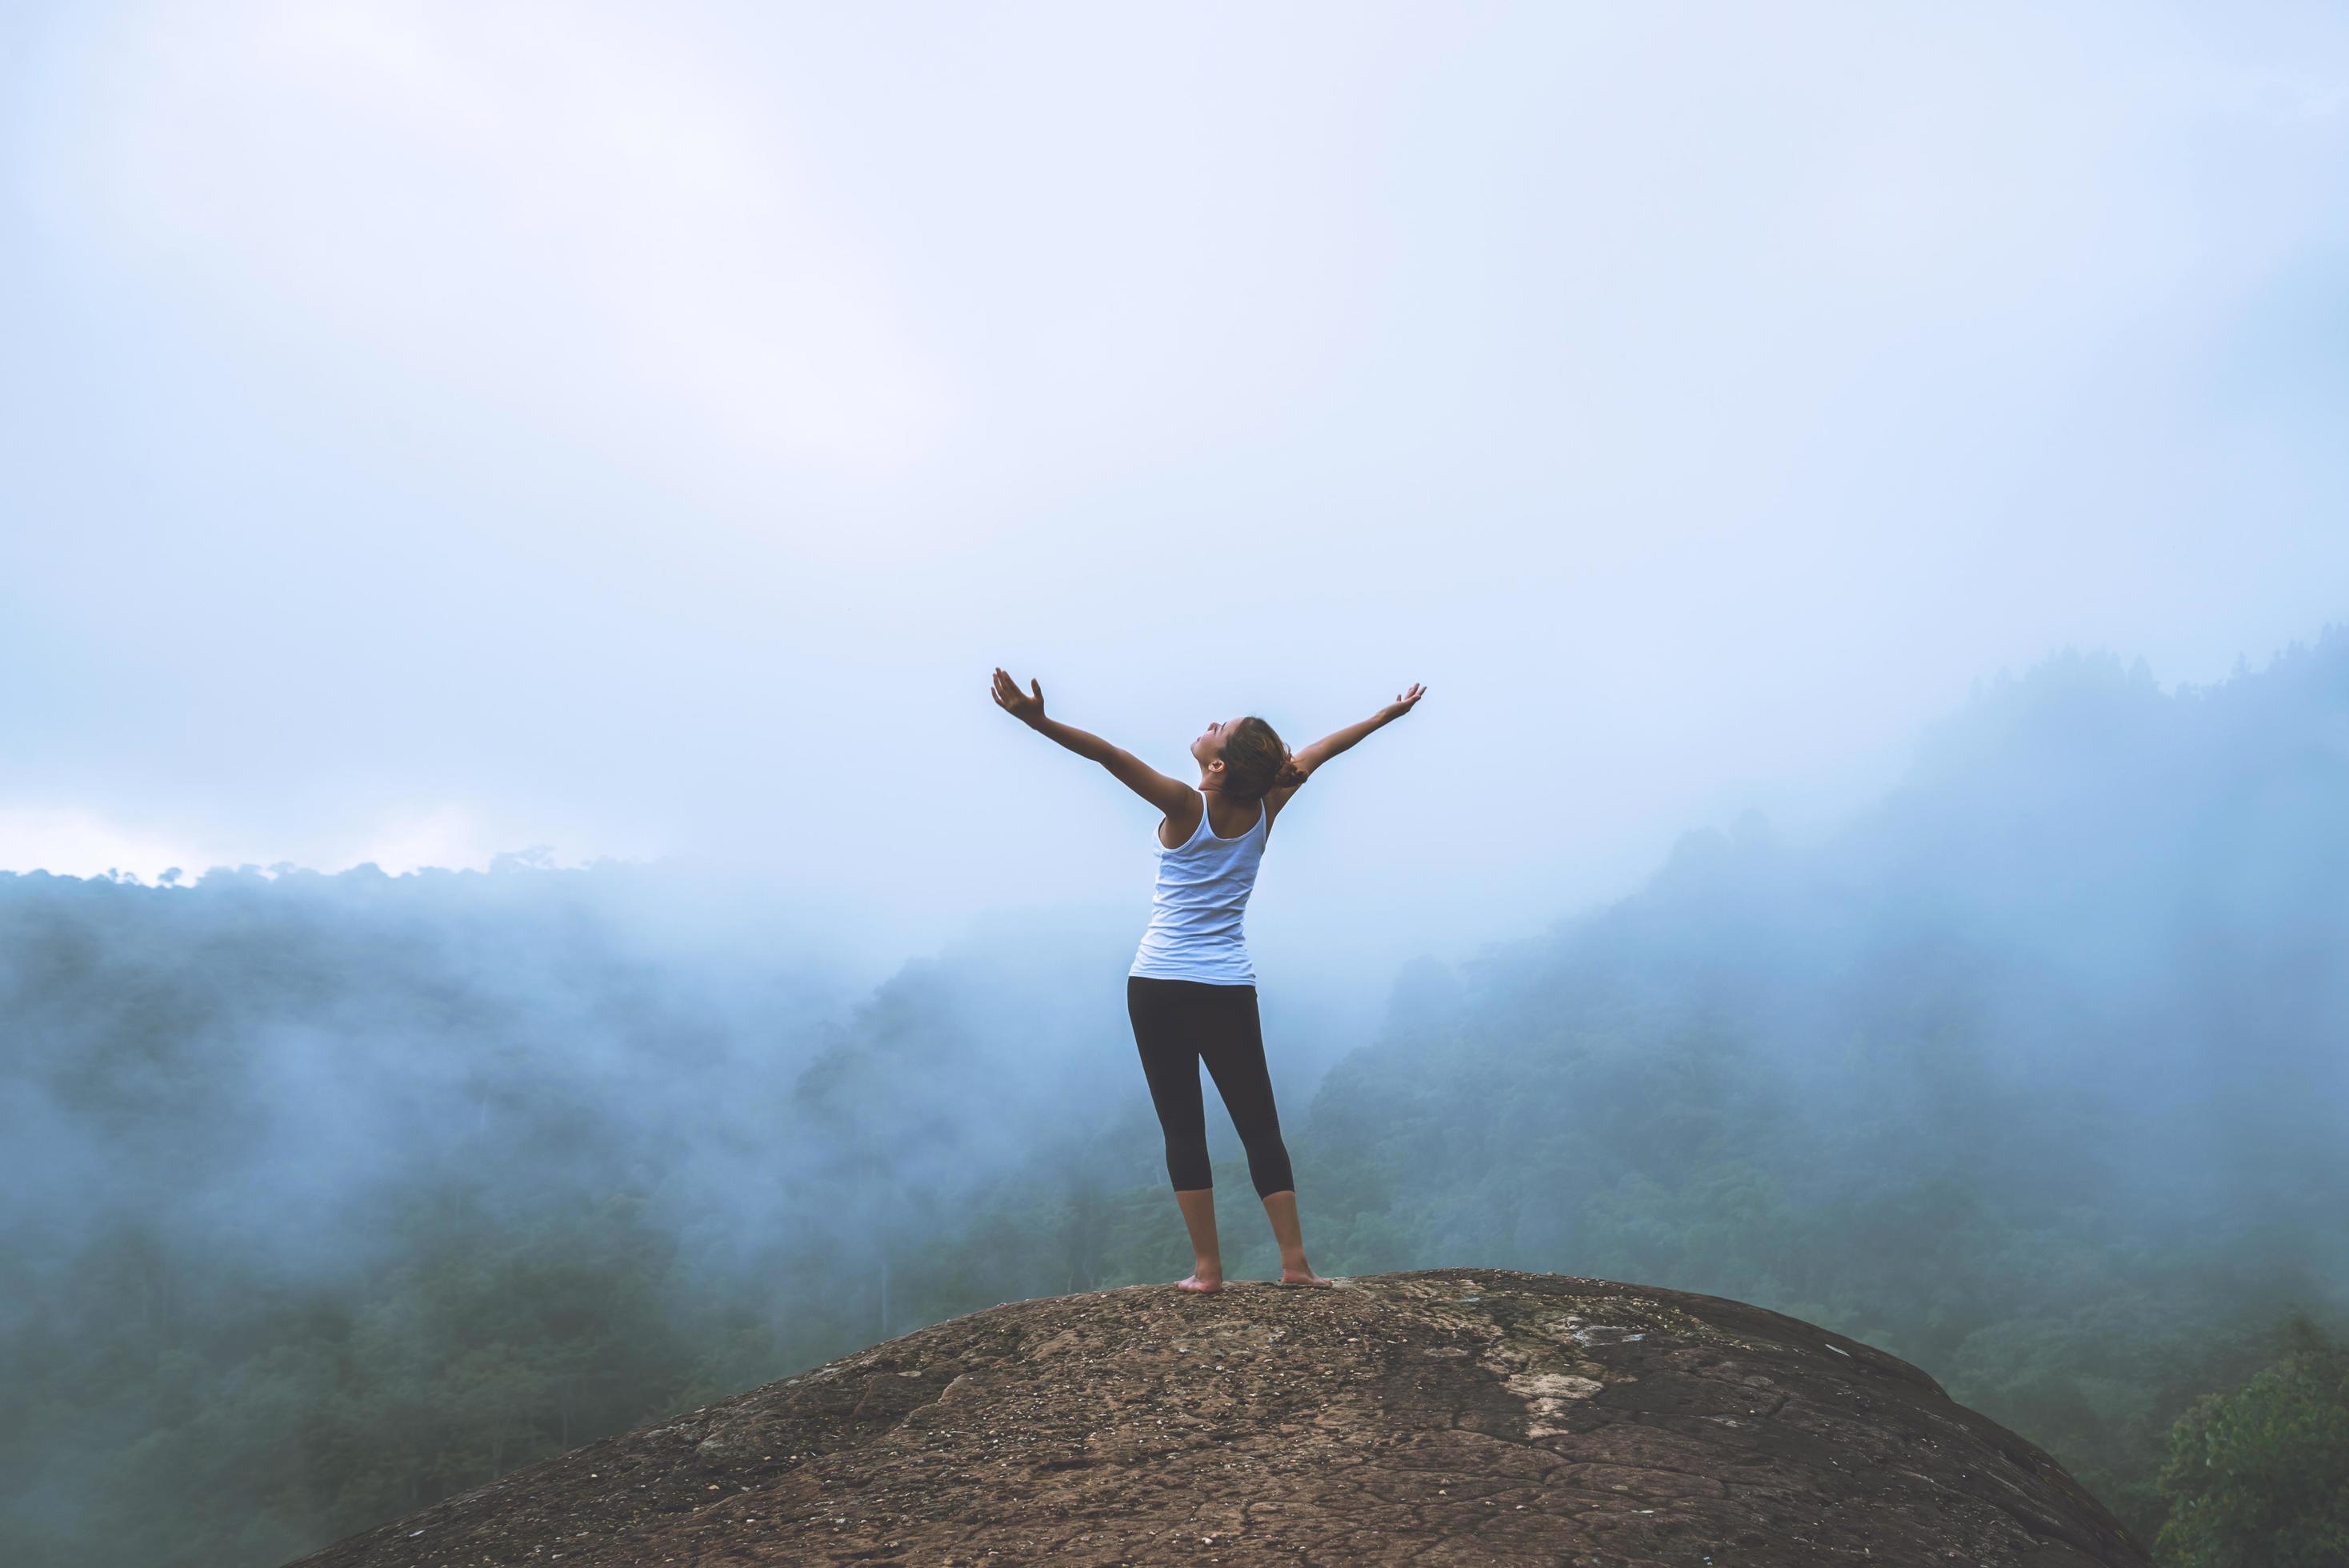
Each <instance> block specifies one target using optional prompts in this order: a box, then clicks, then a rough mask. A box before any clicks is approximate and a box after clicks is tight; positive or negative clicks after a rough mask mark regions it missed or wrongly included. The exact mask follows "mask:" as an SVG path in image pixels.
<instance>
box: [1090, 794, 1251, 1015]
mask: <svg viewBox="0 0 2349 1568" xmlns="http://www.w3.org/2000/svg"><path fill="white" fill-rule="evenodd" d="M1269 831H1271V824H1270V821H1269V820H1268V814H1267V812H1266V810H1265V806H1264V802H1263V801H1262V800H1258V801H1257V819H1256V825H1255V826H1254V827H1251V828H1250V829H1248V830H1247V831H1246V832H1245V833H1242V834H1241V835H1240V836H1239V837H1238V838H1237V839H1224V838H1218V837H1216V830H1215V828H1214V826H1213V825H1212V824H1211V823H1210V822H1209V821H1208V820H1207V800H1206V796H1204V795H1202V796H1201V797H1200V798H1199V826H1198V829H1197V830H1196V831H1195V832H1194V833H1193V834H1192V835H1191V837H1190V839H1189V841H1186V842H1185V844H1184V845H1183V847H1182V848H1181V849H1179V850H1170V849H1168V848H1167V847H1166V846H1165V845H1164V844H1162V843H1160V842H1159V841H1158V835H1157V833H1156V832H1155V831H1154V832H1153V833H1152V834H1151V835H1150V847H1151V848H1152V849H1154V850H1155V851H1157V853H1158V886H1157V889H1156V891H1155V892H1153V893H1152V894H1151V895H1150V924H1149V926H1148V927H1147V928H1146V929H1145V930H1144V931H1143V934H1142V945H1141V946H1140V947H1139V948H1138V949H1136V950H1135V952H1134V954H1133V968H1131V969H1129V970H1127V971H1126V973H1127V974H1129V975H1148V976H1151V977H1152V978H1154V979H1160V980H1204V981H1206V982H1207V983H1208V984H1209V985H1255V984H1256V965H1253V964H1251V963H1249V962H1248V950H1247V939H1246V937H1245V936H1243V935H1242V934H1241V931H1240V919H1241V917H1242V916H1243V915H1245V914H1246V913H1247V901H1248V894H1249V893H1250V892H1253V891H1254V890H1255V887H1256V868H1257V864H1258V863H1259V862H1260V861H1263V859H1264V838H1265V835H1266V834H1267V833H1268V832H1269Z"/></svg>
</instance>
